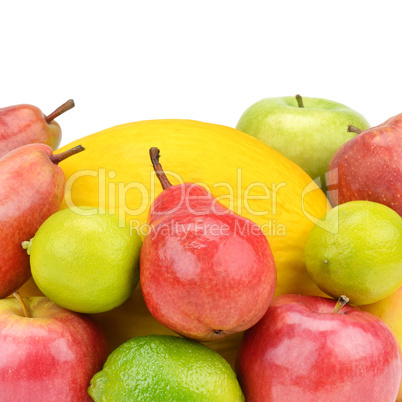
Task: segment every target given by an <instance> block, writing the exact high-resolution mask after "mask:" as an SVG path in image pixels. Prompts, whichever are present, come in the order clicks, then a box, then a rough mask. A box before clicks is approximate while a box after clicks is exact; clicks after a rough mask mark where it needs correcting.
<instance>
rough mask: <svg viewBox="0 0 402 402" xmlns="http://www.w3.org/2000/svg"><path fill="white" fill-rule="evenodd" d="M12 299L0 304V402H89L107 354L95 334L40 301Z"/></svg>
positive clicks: (79, 318) (84, 319)
mask: <svg viewBox="0 0 402 402" xmlns="http://www.w3.org/2000/svg"><path fill="white" fill-rule="evenodd" d="M18 297H19V299H18V300H17V299H16V298H8V299H2V300H0V400H1V401H29V402H35V401H38V402H39V401H40V402H45V401H77V402H78V401H79V402H81V401H91V398H90V397H89V394H88V393H87V387H88V386H89V382H90V379H91V378H92V376H93V375H94V374H95V373H96V372H98V371H99V370H100V369H101V368H102V365H103V363H104V362H105V360H106V358H107V354H108V348H107V343H106V338H105V336H104V335H103V333H102V331H101V329H100V328H99V327H98V325H97V324H96V323H95V322H94V321H93V320H92V319H91V318H90V317H89V316H86V315H82V314H78V313H74V312H71V311H69V310H66V309H63V308H61V307H59V306H58V305H56V304H55V303H53V302H51V301H50V300H49V299H47V298H46V297H31V298H21V297H20V296H18Z"/></svg>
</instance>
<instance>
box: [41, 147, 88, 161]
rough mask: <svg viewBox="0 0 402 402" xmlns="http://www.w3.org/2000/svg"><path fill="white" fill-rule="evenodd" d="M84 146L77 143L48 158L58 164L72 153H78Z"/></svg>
mask: <svg viewBox="0 0 402 402" xmlns="http://www.w3.org/2000/svg"><path fill="white" fill-rule="evenodd" d="M84 150H85V148H84V147H83V146H82V145H77V146H76V147H74V148H71V149H67V151H64V152H62V153H61V154H55V155H50V156H49V159H50V160H51V161H52V162H53V163H54V164H55V165H58V164H59V163H60V162H61V161H64V159H66V158H69V157H70V156H72V155H75V154H78V152H82V151H84Z"/></svg>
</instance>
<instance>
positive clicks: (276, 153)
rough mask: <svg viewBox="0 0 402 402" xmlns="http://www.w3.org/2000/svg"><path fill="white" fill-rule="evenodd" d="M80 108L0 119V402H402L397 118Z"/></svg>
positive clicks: (5, 114) (330, 108) (268, 106)
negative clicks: (67, 131) (72, 127)
mask: <svg viewBox="0 0 402 402" xmlns="http://www.w3.org/2000/svg"><path fill="white" fill-rule="evenodd" d="M73 106H74V102H73V101H72V100H70V101H68V102H66V103H65V104H64V105H62V106H61V107H60V108H58V109H56V111H55V112H53V113H51V114H50V115H49V116H45V115H43V113H42V112H41V111H40V110H39V109H38V108H36V107H33V106H30V105H17V106H12V107H7V108H4V109H0V228H1V231H0V250H1V253H0V278H1V281H0V297H1V298H2V299H1V300H0V362H1V364H0V401H7V402H9V401H27V400H29V401H31V402H33V401H86V400H95V401H117V400H118V401H120V400H121V401H137V400H138V401H167V400H172V401H173V400H174V401H179V400H183V401H192V400H194V401H195V400H197V401H198V400H199V401H204V400H205V401H243V400H246V401H285V400H292V401H318V400H325V401H339V400H356V401H365V402H366V401H373V402H374V401H376V402H377V401H387V402H388V401H389V402H394V401H395V400H397V401H402V386H401V376H402V363H401V349H400V348H401V345H402V217H401V216H402V114H401V115H398V116H395V117H393V118H391V119H389V120H387V121H386V122H385V123H384V124H382V125H379V126H376V127H370V125H369V123H368V122H367V121H366V119H365V118H364V117H363V116H361V115H360V114H359V113H357V112H355V111H354V110H352V109H350V108H348V107H346V106H344V105H342V104H339V103H337V102H331V101H327V100H324V99H315V98H307V97H305V98H302V97H301V96H299V95H297V96H296V97H285V98H269V99H264V100H262V101H260V102H257V103H256V104H254V105H252V106H251V107H250V108H249V109H247V110H246V111H245V113H244V114H243V115H242V116H241V118H240V120H239V123H238V125H237V127H236V129H235V128H230V127H226V126H220V125H216V124H210V123H202V122H198V121H191V120H173V119H171V120H151V121H139V122H135V123H129V124H123V125H120V126H116V127H112V128H109V129H106V130H103V131H101V132H99V133H95V134H92V135H89V136H87V137H84V138H81V139H79V140H77V141H74V142H72V143H71V144H68V145H66V146H65V147H63V148H61V149H57V148H58V146H59V144H60V139H61V129H60V126H59V125H58V124H57V123H56V122H55V121H54V119H55V118H56V117H58V116H60V114H62V113H64V112H65V111H67V110H69V109H71V108H72V107H73ZM162 164H163V167H162ZM313 179H314V180H313Z"/></svg>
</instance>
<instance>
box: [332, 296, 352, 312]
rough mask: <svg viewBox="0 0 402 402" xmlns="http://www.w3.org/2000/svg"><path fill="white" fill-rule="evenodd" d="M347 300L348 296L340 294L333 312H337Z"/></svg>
mask: <svg viewBox="0 0 402 402" xmlns="http://www.w3.org/2000/svg"><path fill="white" fill-rule="evenodd" d="M348 302H349V297H346V296H345V295H341V296H340V297H339V299H338V301H337V302H336V304H335V308H334V310H333V311H332V312H333V313H339V311H340V310H341V308H342V307H343V306H344V305H345V304H346V303H348Z"/></svg>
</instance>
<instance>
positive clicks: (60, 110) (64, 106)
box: [45, 99, 75, 124]
mask: <svg viewBox="0 0 402 402" xmlns="http://www.w3.org/2000/svg"><path fill="white" fill-rule="evenodd" d="M74 106H75V103H74V101H73V100H72V99H69V100H68V101H67V102H66V103H63V104H62V105H61V106H59V107H58V108H57V109H56V110H55V111H54V112H52V113H50V114H49V115H48V116H45V120H46V123H48V124H49V123H51V122H52V121H53V120H54V119H55V118H56V117H59V116H60V115H61V114H63V113H64V112H67V110H70V109H72V108H73V107H74Z"/></svg>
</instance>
